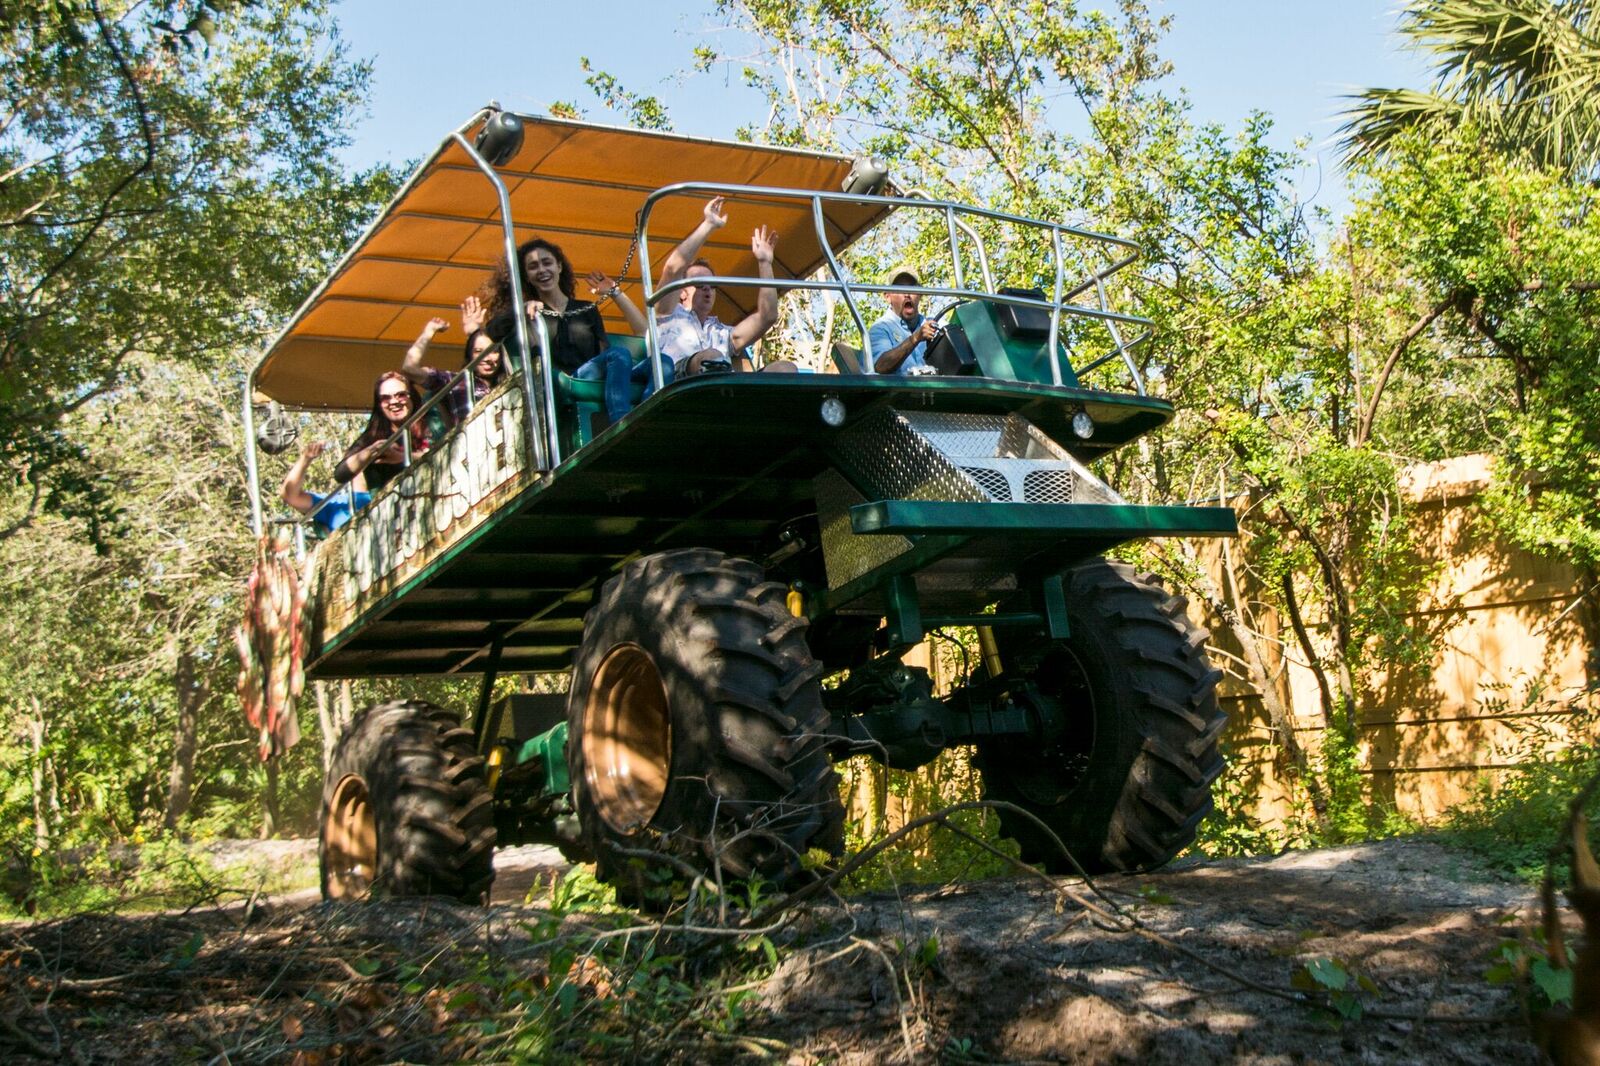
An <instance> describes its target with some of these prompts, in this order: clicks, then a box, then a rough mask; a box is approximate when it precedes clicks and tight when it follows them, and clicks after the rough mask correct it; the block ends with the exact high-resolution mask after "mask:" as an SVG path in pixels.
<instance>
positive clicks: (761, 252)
mask: <svg viewBox="0 0 1600 1066" xmlns="http://www.w3.org/2000/svg"><path fill="white" fill-rule="evenodd" d="M777 243H778V235H777V234H776V233H774V232H772V230H770V229H768V228H767V227H766V226H757V227H756V228H755V231H754V232H753V233H751V234H750V250H751V251H752V252H754V253H755V256H756V262H758V263H766V264H767V265H769V266H770V265H771V264H772V252H773V248H774V247H775V246H776V245H777Z"/></svg>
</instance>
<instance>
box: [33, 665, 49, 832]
mask: <svg viewBox="0 0 1600 1066" xmlns="http://www.w3.org/2000/svg"><path fill="white" fill-rule="evenodd" d="M32 699H33V717H32V718H30V719H29V720H28V733H29V740H30V741H31V743H32V748H33V759H32V765H33V846H34V847H36V848H38V849H39V850H40V851H43V850H44V849H45V848H47V847H49V846H50V814H49V811H50V803H49V798H48V796H47V794H46V791H45V778H46V776H47V773H46V767H45V754H44V735H45V728H44V707H43V706H42V705H41V704H40V703H39V697H38V696H34V697H33V698H32Z"/></svg>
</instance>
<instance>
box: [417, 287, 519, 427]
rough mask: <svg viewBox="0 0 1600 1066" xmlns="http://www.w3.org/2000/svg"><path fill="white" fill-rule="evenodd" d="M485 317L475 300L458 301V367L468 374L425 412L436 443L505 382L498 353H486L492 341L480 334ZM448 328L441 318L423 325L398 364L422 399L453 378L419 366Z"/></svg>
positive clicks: (479, 304)
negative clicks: (460, 345) (461, 339)
mask: <svg viewBox="0 0 1600 1066" xmlns="http://www.w3.org/2000/svg"><path fill="white" fill-rule="evenodd" d="M487 317H488V313H487V311H486V310H485V308H484V306H483V304H482V303H481V302H480V301H479V299H478V297H476V296H468V297H467V298H466V299H465V300H463V301H461V329H462V331H463V332H464V333H466V335H467V340H466V345H465V347H464V348H463V350H462V356H461V365H462V366H468V365H471V367H472V373H471V374H470V375H468V376H467V377H465V378H463V379H462V380H460V381H458V382H456V384H455V387H454V388H453V389H451V390H450V395H449V396H448V397H446V398H445V399H444V400H443V401H441V402H440V403H438V404H435V405H434V407H433V409H432V410H431V411H429V413H428V414H429V436H430V437H432V438H434V439H438V438H439V437H440V436H442V435H443V434H444V433H445V432H447V431H448V430H450V429H451V428H452V427H454V426H457V425H459V424H460V423H462V422H464V421H466V418H467V414H468V412H470V411H471V410H472V407H473V405H474V404H477V403H478V402H479V401H481V400H482V399H483V398H484V397H485V396H486V395H488V393H489V391H490V390H491V389H493V388H494V387H495V386H496V385H498V384H500V382H502V381H504V380H505V378H506V361H505V359H503V358H502V353H501V352H499V351H489V349H490V348H492V347H494V341H493V340H491V339H490V338H489V334H488V333H486V332H484V328H483V326H484V320H485V319H486V318H487ZM449 328H450V323H449V322H447V321H445V320H444V319H442V318H439V317H437V316H435V317H434V318H431V319H429V320H428V323H427V325H425V326H423V327H422V332H421V333H420V334H418V335H417V339H416V340H415V341H413V342H412V343H411V347H410V348H409V349H407V350H406V356H405V359H404V361H402V362H401V364H400V372H401V373H402V374H404V375H405V376H406V378H407V379H409V380H410V381H411V383H412V384H414V385H416V386H417V388H418V389H420V390H421V391H422V394H423V395H424V396H432V395H433V394H434V393H435V392H437V391H438V390H440V389H442V388H444V387H445V386H446V385H447V384H449V382H450V379H451V378H452V377H454V376H455V372H454V371H450V370H438V369H435V368H434V367H431V366H426V365H424V363H423V360H424V359H425V358H427V354H428V345H429V343H430V342H431V341H432V340H433V338H434V335H435V334H437V333H439V332H441V331H442V330H446V329H449ZM474 360H476V362H474ZM469 388H470V389H471V390H472V392H471V399H470V400H469V399H468V392H467V390H468V389H469Z"/></svg>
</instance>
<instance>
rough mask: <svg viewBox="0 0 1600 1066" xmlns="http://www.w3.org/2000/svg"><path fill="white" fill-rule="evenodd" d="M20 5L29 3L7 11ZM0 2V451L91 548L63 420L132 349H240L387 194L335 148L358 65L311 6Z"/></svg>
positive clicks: (76, 458) (87, 492)
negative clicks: (79, 523)
mask: <svg viewBox="0 0 1600 1066" xmlns="http://www.w3.org/2000/svg"><path fill="white" fill-rule="evenodd" d="M16 9H26V10H21V11H18V10H16ZM4 12H5V13H4V14H0V99H4V100H5V101H6V103H5V105H4V109H3V113H0V264H3V265H0V463H3V464H4V469H5V471H6V474H7V476H8V477H10V478H11V479H12V480H13V481H14V482H15V483H16V484H18V485H19V486H21V487H22V488H23V499H22V504H23V505H22V506H21V507H20V508H17V509H15V510H13V511H11V512H10V513H8V514H7V515H6V518H5V521H4V523H3V524H0V539H3V538H5V537H9V536H12V535H14V534H15V533H16V532H17V531H18V530H20V529H23V528H26V527H27V526H28V525H29V524H30V523H32V522H33V521H34V520H35V519H36V518H37V517H38V515H39V514H40V513H41V512H42V511H51V510H53V511H55V512H57V513H61V514H66V515H70V516H75V517H78V518H80V519H82V520H83V521H84V523H86V528H87V531H88V533H89V535H90V536H91V537H92V538H94V539H96V540H97V541H98V542H100V543H102V544H103V543H105V542H106V540H107V538H108V536H109V527H110V526H111V525H112V524H114V522H115V520H116V504H115V501H114V499H113V498H112V494H111V492H110V487H109V486H107V485H104V484H102V483H100V482H97V481H96V480H95V475H94V467H93V464H92V463H90V462H88V453H87V451H86V449H85V445H84V442H83V441H82V440H78V439H74V438H72V437H71V436H70V435H68V434H67V433H66V432H64V430H63V428H62V427H63V419H64V417H65V416H67V415H68V414H70V413H71V412H73V411H77V410H81V409H82V408H83V407H84V406H85V405H88V404H91V403H93V402H94V401H95V400H96V399H98V398H99V397H102V396H105V395H107V394H108V393H111V392H113V391H114V390H116V389H117V388H118V387H120V386H122V385H123V384H125V383H126V382H127V381H128V380H129V375H130V372H131V371H130V368H131V367H132V366H133V365H134V363H135V362H136V361H137V359H138V357H140V356H141V355H156V356H159V359H160V360H161V361H162V362H165V363H168V364H187V365H194V366H207V365H214V364H215V363H216V361H217V360H218V359H219V358H220V357H221V356H223V355H224V354H226V353H230V352H234V351H238V350H240V349H249V348H253V347H254V346H255V345H256V344H257V343H258V342H259V341H260V340H261V339H262V338H263V337H264V336H265V334H266V332H267V330H268V329H270V328H271V327H272V326H273V325H274V324H275V323H276V322H277V321H280V320H281V318H282V316H283V314H284V313H286V312H287V311H288V310H289V309H291V308H292V307H293V306H294V305H295V304H296V303H297V302H298V301H299V300H300V298H301V297H302V296H303V294H304V293H305V292H306V290H307V287H308V285H309V284H310V282H311V281H312V280H314V276H315V274H316V273H317V269H316V268H318V267H320V266H321V265H323V264H326V263H327V262H328V261H329V260H330V258H331V257H332V256H333V255H334V254H336V253H337V252H338V251H339V250H341V249H342V247H343V245H344V244H345V243H346V240H347V237H348V235H349V234H350V233H351V232H352V231H353V230H354V228H355V227H356V226H357V225H358V224H359V223H361V222H363V221H365V219H366V217H367V215H368V213H369V212H370V211H371V209H372V207H373V205H374V203H375V202H377V201H380V200H381V199H382V198H383V197H384V196H385V195H386V194H387V192H388V190H389V189H390V188H392V183H393V176H392V175H391V174H390V173H389V172H388V170H387V169H381V170H374V171H371V172H368V173H365V174H361V175H356V176H354V177H351V176H349V175H347V174H346V173H345V172H344V168H343V167H342V166H341V164H340V162H339V160H338V157H337V152H336V150H337V149H338V148H339V147H340V146H341V145H343V144H345V143H347V137H348V134H347V130H348V129H349V127H350V125H351V123H352V121H353V119H354V117H355V115H356V114H357V113H358V110H359V108H360V106H361V103H362V99H363V95H364V92H365V88H366V83H367V78H368V68H367V67H366V66H365V65H364V64H361V63H354V62H351V61H350V60H349V59H348V57H347V56H346V55H345V52H344V47H343V45H342V44H341V42H340V41H339V38H338V35H337V33H336V31H335V30H334V28H333V25H332V23H331V21H330V19H329V17H328V15H327V3H326V0H299V2H277V0H274V2H267V0H201V2H199V3H195V4H188V3H183V2H180V0H155V2H148V3H132V4H122V3H118V4H114V5H110V4H102V3H101V2H100V0H52V2H50V3H45V4H42V5H7V6H6V8H5V9H4Z"/></svg>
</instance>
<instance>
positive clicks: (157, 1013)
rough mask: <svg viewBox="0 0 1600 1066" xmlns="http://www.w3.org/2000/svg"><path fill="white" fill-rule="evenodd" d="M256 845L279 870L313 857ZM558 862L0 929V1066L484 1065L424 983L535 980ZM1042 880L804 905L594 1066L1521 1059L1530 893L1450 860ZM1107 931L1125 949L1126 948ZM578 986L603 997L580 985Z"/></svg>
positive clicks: (1219, 864) (1410, 843) (1415, 846)
mask: <svg viewBox="0 0 1600 1066" xmlns="http://www.w3.org/2000/svg"><path fill="white" fill-rule="evenodd" d="M277 847H278V851H279V852H281V854H276V855H275V856H274V857H273V861H277V862H294V861H298V856H299V855H300V854H301V853H302V852H303V853H305V854H307V855H310V851H309V849H306V848H305V847H304V846H303V845H301V846H300V847H301V852H297V851H296V850H295V848H294V846H291V845H282V844H279V845H277ZM245 853H246V854H247V849H246V852H245ZM311 861H313V862H314V856H312V857H311ZM563 868H564V866H563V864H562V863H561V860H560V858H559V856H558V855H557V854H556V853H555V852H554V851H552V850H550V849H543V848H515V849H505V850H504V851H502V852H501V853H500V854H499V855H498V856H497V869H498V870H499V878H498V881H497V884H496V890H495V894H494V903H493V905H492V906H491V907H490V908H488V909H483V908H472V907H465V906H459V905H455V904H444V903H439V902H437V901H404V902H389V903H380V904H365V905H354V906H349V905H347V906H338V907H336V906H333V905H326V904H322V903H321V902H320V901H318V900H317V898H316V894H315V892H305V891H302V892H295V893H289V894H286V895H283V896H280V897H277V898H266V899H259V898H258V899H256V900H254V901H250V902H249V903H248V906H247V905H246V901H237V900H236V901H234V902H232V903H230V904H228V905H227V906H222V907H209V908H206V909H203V910H195V911H191V912H187V913H182V914H174V913H170V912H169V913H165V914H160V915H144V916H128V915H121V916H119V915H88V916H80V917H75V918H71V919H65V920H57V921H53V922H40V923H28V924H22V923H19V924H14V925H12V926H10V927H7V928H4V929H0V1061H5V1062H18V1061H52V1062H54V1061H65V1062H158V1061H160V1062H166V1061H192V1062H215V1063H224V1062H228V1063H243V1062H296V1063H305V1064H311V1063H319V1062H333V1061H352V1062H353V1061H362V1062H365V1061H410V1062H444V1061H456V1060H458V1059H461V1058H463V1057H475V1056H477V1055H480V1054H484V1051H483V1049H484V1047H485V1045H483V1044H482V1043H481V1042H477V1038H476V1037H475V1036H471V1034H475V1033H477V1032H479V1029H475V1028H473V1027H472V1026H473V1025H481V1024H482V1022H483V1021H484V1020H485V1019H492V1018H494V1017H499V1016H500V1015H498V1014H492V1013H483V1012H480V1014H479V1015H477V1016H474V1015H473V1014H472V1008H470V1007H464V1006H462V1004H461V1002H460V999H461V997H460V996H459V995H458V996H456V998H454V999H449V1000H448V1001H447V1000H446V997H445V995H444V994H443V993H439V992H437V991H423V990H422V987H423V986H424V985H431V984H434V983H440V982H442V983H449V982H450V981H454V982H457V983H456V984H455V985H452V986H451V987H460V984H459V982H460V981H461V980H462V975H463V974H465V973H468V972H469V969H470V965H471V964H472V963H473V961H474V960H479V961H481V959H482V958H485V957H491V956H492V957H494V958H496V959H498V960H500V961H501V962H502V963H506V964H509V965H511V966H512V967H513V969H515V968H517V967H520V968H522V969H523V970H525V971H526V972H527V973H529V974H530V975H537V974H539V973H543V972H544V969H543V968H544V967H545V966H546V963H547V959H546V957H545V956H546V955H548V950H549V949H548V947H547V946H541V942H540V941H538V939H537V937H534V936H533V934H532V933H531V932H530V931H531V930H534V929H536V928H539V927H540V923H541V921H543V922H544V928H546V929H548V928H549V927H550V925H551V922H552V920H551V919H550V918H549V913H548V910H547V908H546V906H545V905H544V904H545V903H546V902H547V897H546V896H545V895H544V892H545V889H546V886H547V885H548V883H549V878H550V875H551V874H552V873H559V872H560V871H561V870H562V869H563ZM1056 883H1057V884H1058V885H1060V886H1063V887H1065V888H1066V889H1067V890H1068V891H1069V892H1070V893H1074V894H1076V896H1077V897H1078V898H1079V899H1082V900H1088V901H1089V902H1090V903H1091V904H1092V905H1093V909H1091V910H1086V909H1084V908H1083V907H1082V906H1080V905H1079V904H1078V903H1077V902H1075V901H1074V900H1073V899H1072V898H1070V897H1064V896H1063V895H1062V894H1061V893H1060V892H1059V891H1058V890H1057V889H1056V888H1055V887H1052V885H1050V884H1047V883H1045V882H1044V881H1042V880H1038V879H1030V878H1025V877H1016V878H1003V879H996V880H990V881H983V882H974V883H965V884H956V885H949V886H945V887H942V888H938V889H925V890H908V891H905V892H901V893H898V894H893V893H888V894H875V895H872V896H865V897H855V898H852V899H848V900H835V901H830V902H822V903H816V904H811V905H808V906H806V907H805V908H804V909H803V910H801V911H800V912H798V913H797V914H793V915H790V916H788V917H787V920H786V922H785V924H784V926H783V928H782V929H781V930H778V931H774V933H773V934H772V936H773V939H774V940H775V941H777V942H779V944H780V946H781V948H782V955H781V959H782V961H781V963H780V964H779V965H778V967H777V969H776V971H775V972H773V973H772V974H771V976H770V977H767V978H766V979H765V980H764V981H760V982H757V985H756V987H754V988H753V989H751V990H750V992H751V994H750V995H749V998H747V999H746V1000H745V1001H744V1003H743V1015H742V1019H741V1024H740V1025H739V1026H738V1027H737V1033H736V1034H734V1035H733V1036H731V1037H728V1038H726V1039H724V1038H722V1037H721V1036H719V1038H718V1039H717V1040H716V1041H712V1042H701V1043H698V1044H697V1043H696V1042H695V1041H693V1040H686V1039H684V1038H682V1033H681V1032H680V1030H681V1028H682V1027H681V1026H671V1025H669V1026H667V1027H666V1029H665V1031H666V1032H667V1033H668V1034H669V1035H671V1034H673V1033H678V1036H677V1037H675V1038H673V1039H665V1040H660V1041H652V1042H648V1043H642V1044H636V1045H634V1046H631V1047H628V1048H624V1049H623V1050H621V1051H616V1050H613V1051H611V1052H610V1053H609V1054H608V1055H607V1057H610V1058H612V1059H613V1060H615V1061H619V1062H620V1061H674V1062H703V1061H757V1060H761V1059H765V1060H766V1061H776V1062H786V1063H795V1064H800V1063H823V1062H826V1063H840V1064H857V1063H859V1064H867V1063H886V1062H897V1061H898V1062H947V1063H994V1062H1084V1063H1093V1062H1140V1063H1144V1062H1152V1063H1167V1062H1171V1063H1184V1064H1186V1066H1195V1064H1199V1063H1208V1062H1241V1063H1259V1064H1269V1063H1270V1064H1276V1063H1343V1062H1350V1063H1411V1062H1450V1063H1456V1062H1460V1063H1478V1062H1481V1063H1496V1064H1501V1063H1523V1062H1526V1063H1535V1062H1538V1061H1539V1058H1538V1055H1537V1053H1536V1052H1535V1050H1534V1048H1533V1045H1532V1043H1531V1040H1530V1036H1529V1033H1528V1030H1527V1028H1526V1026H1525V1024H1524V1022H1523V1020H1522V1016H1521V1011H1520V1008H1519V1005H1518V999H1517V994H1516V993H1515V991H1514V990H1513V989H1511V988H1510V987H1508V986H1504V985H1494V984H1490V983H1488V982H1487V981H1486V979H1485V976H1484V975H1485V971H1486V970H1487V968H1488V967H1489V966H1490V964H1491V962H1492V959H1491V956H1492V955H1493V954H1494V953H1495V951H1496V949H1497V946H1498V944H1499V943H1500V941H1501V939H1502V938H1503V937H1506V936H1514V935H1515V934H1516V930H1517V925H1516V923H1517V921H1518V920H1519V919H1520V920H1523V921H1526V919H1527V918H1528V917H1529V916H1530V915H1532V914H1533V912H1534V909H1535V899H1534V894H1533V893H1532V892H1531V891H1530V890H1529V889H1528V888H1526V887H1525V886H1522V885H1517V884H1510V883H1507V882H1504V881H1502V880H1498V879H1496V878H1494V877H1493V876H1491V875H1489V874H1487V873H1486V872H1485V871H1483V870H1482V869H1481V868H1480V867H1478V866H1477V865H1476V864H1475V863H1474V862H1473V861H1472V860H1471V859H1470V858H1469V857H1467V856H1464V855H1463V854H1461V853H1459V852H1455V851H1451V850H1447V849H1445V848H1443V847H1440V846H1438V845H1435V844H1432V843H1428V842H1426V841H1421V840H1394V841H1386V842H1381V843H1374V844H1367V845H1361V846H1357V847H1349V848H1338V849H1329V850H1322V851H1312V852H1295V853H1289V854H1286V855H1282V856H1278V857H1275V858H1263V859H1248V860H1245V859H1241V860H1224V861H1209V862H1181V863H1179V864H1177V865H1175V866H1173V867H1171V868H1169V869H1167V870H1164V871H1162V872H1160V873H1158V874H1150V875H1141V876H1137V877H1109V878H1104V879H1100V880H1098V881H1097V882H1096V885H1095V886H1094V887H1095V888H1097V889H1098V891H1099V893H1100V894H1099V895H1096V894H1094V893H1093V892H1092V891H1091V890H1090V889H1089V888H1088V887H1086V886H1084V885H1083V884H1082V883H1081V882H1078V881H1075V880H1073V879H1061V880H1059V881H1058V882H1056ZM530 891H531V892H532V896H531V897H530V896H529V893H530ZM526 898H531V899H532V902H524V900H525V899H526ZM1095 911H1100V912H1104V913H1100V914H1097V913H1095ZM1118 912H1120V914H1118ZM1105 914H1111V915H1113V917H1111V918H1107V917H1106V916H1105ZM1130 918H1131V919H1133V920H1135V921H1136V922H1137V923H1138V924H1139V925H1140V926H1141V927H1142V928H1143V929H1144V930H1145V931H1146V932H1147V933H1148V934H1149V935H1143V934H1140V933H1134V932H1129V931H1127V928H1128V925H1129V919H1130ZM708 920H709V919H708V918H706V917H705V916H702V917H701V918H700V919H699V921H702V922H704V921H708ZM575 921H576V922H579V923H580V924H581V916H579V917H578V918H576V919H575V918H574V917H568V918H567V919H565V922H564V923H561V924H560V925H559V928H560V929H562V930H563V931H564V932H565V931H567V930H569V929H576V928H577V927H576V926H574V924H573V923H574V922H575ZM580 931H581V930H580ZM546 935H547V934H546ZM713 939H714V938H713ZM1161 939H1165V940H1166V941H1167V943H1161V942H1159V940H1161ZM1318 959H1334V960H1338V963H1337V965H1338V968H1339V970H1340V971H1341V972H1343V973H1346V974H1349V975H1351V976H1352V978H1353V977H1354V976H1357V975H1359V976H1364V977H1366V978H1368V979H1370V981H1371V982H1372V984H1373V985H1374V986H1375V987H1376V989H1377V991H1376V993H1371V992H1364V993H1362V995H1361V996H1360V1005H1361V1009H1362V1012H1363V1016H1362V1017H1361V1018H1359V1019H1358V1020H1343V1021H1340V1022H1337V1023H1336V1022H1335V1021H1333V1019H1332V1015H1331V1014H1329V1013H1328V1012H1327V1011H1325V1010H1319V1009H1317V1008H1315V1007H1314V1006H1311V1005H1308V1004H1306V1003H1304V1002H1301V1003H1296V1002H1294V1001H1293V997H1294V995H1295V993H1294V991H1293V990H1292V988H1291V979H1292V977H1293V975H1294V973H1295V972H1296V971H1297V970H1299V969H1301V968H1302V967H1304V966H1305V965H1306V964H1307V963H1311V962H1314V960H1318ZM395 960H411V961H409V962H406V963H404V964H403V965H400V964H396V963H395ZM380 964H381V966H382V967H384V968H381V969H380ZM1208 964H1209V965H1208ZM407 967H409V968H407ZM430 967H431V969H430ZM395 975H398V976H395ZM430 975H431V977H432V978H433V980H432V981H430V980H424V978H427V977H429V976H430ZM1250 984H1254V985H1255V986H1258V987H1254V988H1253V987H1250V986H1249V985H1250ZM1352 987H1353V986H1352ZM1264 990H1270V992H1271V993H1278V994H1276V995H1274V994H1269V991H1264ZM584 994H585V995H596V996H605V995H615V994H616V993H615V992H614V991H611V990H608V988H607V986H606V985H605V983H604V982H601V981H598V980H596V981H594V982H590V983H589V984H588V985H587V986H586V989H585V993H584ZM499 1006H501V1007H503V1006H505V1004H504V1003H501V1004H499ZM469 1023H470V1024H469ZM464 1026H465V1028H463V1027H464ZM463 1033H467V1034H468V1035H463ZM713 1035H716V1034H713ZM506 1047H507V1048H511V1047H512V1045H509V1044H508V1045H506ZM509 1054H510V1052H509V1051H502V1052H499V1053H495V1054H493V1055H491V1056H490V1057H497V1058H499V1057H506V1056H507V1055H509ZM530 1057H532V1058H534V1059H537V1058H538V1056H537V1055H533V1056H530Z"/></svg>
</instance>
